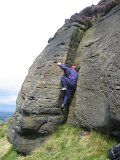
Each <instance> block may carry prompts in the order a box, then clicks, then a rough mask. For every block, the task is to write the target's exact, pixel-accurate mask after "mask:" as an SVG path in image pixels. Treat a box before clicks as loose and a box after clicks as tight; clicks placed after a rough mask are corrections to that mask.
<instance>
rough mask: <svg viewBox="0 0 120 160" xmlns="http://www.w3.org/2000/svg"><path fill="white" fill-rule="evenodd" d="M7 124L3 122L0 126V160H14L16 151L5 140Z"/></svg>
mask: <svg viewBox="0 0 120 160" xmlns="http://www.w3.org/2000/svg"><path fill="white" fill-rule="evenodd" d="M7 130H8V124H7V123H3V124H2V126H1V127H0V160H16V159H17V153H16V152H15V151H14V149H13V147H12V145H11V144H10V143H9V142H8V141H7Z"/></svg>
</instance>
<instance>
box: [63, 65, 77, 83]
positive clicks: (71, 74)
mask: <svg viewBox="0 0 120 160" xmlns="http://www.w3.org/2000/svg"><path fill="white" fill-rule="evenodd" d="M60 68H61V69H62V70H66V71H67V72H68V73H69V77H68V78H69V79H70V80H74V81H76V82H77V80H78V73H77V72H76V70H74V69H72V68H69V67H66V66H65V65H64V64H61V65H60Z"/></svg>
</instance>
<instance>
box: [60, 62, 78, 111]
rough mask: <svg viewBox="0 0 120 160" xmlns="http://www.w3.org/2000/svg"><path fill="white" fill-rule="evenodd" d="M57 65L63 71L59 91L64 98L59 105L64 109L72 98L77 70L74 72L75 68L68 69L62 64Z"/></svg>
mask: <svg viewBox="0 0 120 160" xmlns="http://www.w3.org/2000/svg"><path fill="white" fill-rule="evenodd" d="M57 64H58V65H59V66H60V68H61V69H62V70H63V71H64V75H63V76H62V77H61V84H62V89H61V91H62V92H64V98H63V103H62V105H61V108H62V109H64V108H65V107H66V106H67V105H68V103H69V102H70V97H71V96H73V95H74V93H75V90H76V86H77V80H78V73H77V71H78V70H79V69H78V70H76V69H77V67H76V66H71V67H70V68H69V67H67V66H65V65H64V64H61V63H60V62H58V63H57ZM66 73H67V75H66Z"/></svg>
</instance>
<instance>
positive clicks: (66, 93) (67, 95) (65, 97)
mask: <svg viewBox="0 0 120 160" xmlns="http://www.w3.org/2000/svg"><path fill="white" fill-rule="evenodd" d="M69 100H70V94H69V91H68V90H66V91H64V98H63V103H62V106H61V107H62V108H65V107H66V106H67V104H68V102H69Z"/></svg>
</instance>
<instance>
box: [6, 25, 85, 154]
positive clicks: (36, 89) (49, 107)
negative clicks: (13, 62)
mask: <svg viewBox="0 0 120 160" xmlns="http://www.w3.org/2000/svg"><path fill="white" fill-rule="evenodd" d="M82 33H83V31H81V30H80V29H79V28H78V27H76V26H70V27H62V28H61V29H59V30H58V32H57V33H56V34H55V36H54V38H53V39H52V41H51V42H50V43H49V44H48V45H47V47H46V48H45V49H44V51H43V52H42V53H41V54H40V55H39V56H38V57H37V58H36V60H35V61H34V63H33V65H32V66H31V68H30V70H29V74H28V76H27V77H26V79H25V81H24V83H23V85H22V88H21V91H20V93H19V96H18V98H17V109H16V113H15V115H14V118H13V121H12V122H11V126H10V128H9V133H8V139H9V141H10V142H11V143H12V144H13V145H14V146H15V148H16V150H17V151H19V152H22V153H29V152H30V151H31V150H32V149H34V148H35V147H37V146H39V145H40V144H41V143H42V142H43V141H44V140H45V139H47V137H48V136H49V135H50V134H51V133H53V132H54V131H55V130H56V128H57V127H58V126H59V125H61V124H62V123H64V122H65V121H66V116H65V115H64V114H63V113H62V111H61V109H60V105H61V91H60V90H61V89H60V78H61V76H62V74H63V73H62V71H61V70H60V68H59V67H58V66H57V63H56V62H58V61H61V62H63V63H65V61H66V63H69V64H72V63H74V61H75V53H76V50H77V48H78V46H79V43H80V40H81V39H82ZM68 55H71V56H70V58H69V56H68Z"/></svg>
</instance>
